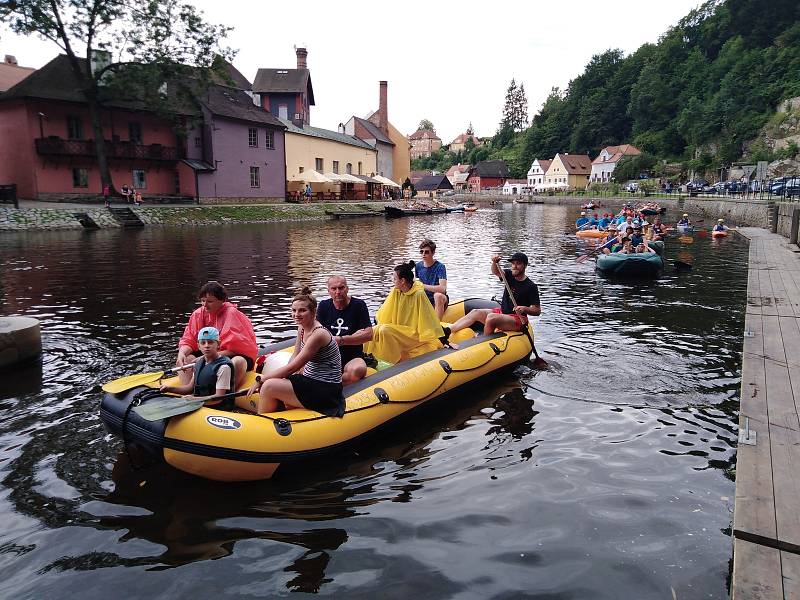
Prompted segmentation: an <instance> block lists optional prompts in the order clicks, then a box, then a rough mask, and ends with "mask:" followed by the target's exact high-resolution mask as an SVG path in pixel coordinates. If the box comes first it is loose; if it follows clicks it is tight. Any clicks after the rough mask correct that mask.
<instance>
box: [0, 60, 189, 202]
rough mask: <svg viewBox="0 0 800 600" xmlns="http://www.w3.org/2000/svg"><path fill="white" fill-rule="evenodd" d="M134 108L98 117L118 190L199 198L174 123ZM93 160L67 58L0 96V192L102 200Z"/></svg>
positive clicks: (114, 107) (87, 123) (108, 108)
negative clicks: (5, 188) (11, 186)
mask: <svg viewBox="0 0 800 600" xmlns="http://www.w3.org/2000/svg"><path fill="white" fill-rule="evenodd" d="M133 104H134V103H132V102H130V101H128V102H126V103H122V102H118V103H115V102H108V103H106V104H105V106H104V108H103V109H102V113H101V121H102V126H103V132H104V138H105V140H106V141H105V149H106V155H107V156H108V162H109V168H110V171H111V176H112V180H113V182H114V185H115V186H116V187H117V188H119V187H121V186H122V185H125V184H127V185H132V186H133V187H135V188H136V189H137V190H139V191H141V192H142V195H143V196H187V197H194V196H195V195H196V189H195V180H194V177H189V176H184V177H181V174H182V173H187V170H186V169H179V166H178V165H179V159H180V158H182V156H183V154H184V149H183V147H182V144H180V143H179V140H178V138H177V136H176V135H175V133H174V131H173V127H172V123H170V122H169V121H167V120H165V119H161V118H158V117H157V116H155V115H153V114H152V113H149V112H144V111H137V110H135V109H132V108H131V106H132V105H133ZM95 153H96V149H95V143H94V135H93V132H92V124H91V120H90V118H89V111H88V108H87V106H86V103H85V101H84V99H83V95H82V93H81V92H80V91H79V88H78V85H77V83H76V80H75V77H74V75H73V73H72V70H71V68H70V65H69V61H68V59H67V57H66V56H65V55H61V56H58V57H56V58H54V59H53V60H51V61H50V62H49V63H47V64H46V65H45V66H43V67H42V68H41V69H39V70H38V71H35V72H34V73H32V74H31V75H29V76H28V77H26V78H25V79H23V80H22V81H20V82H19V83H18V84H17V85H15V86H13V87H11V88H10V89H9V90H7V91H6V92H4V93H3V94H0V184H7V183H16V184H17V194H18V195H19V197H20V198H30V199H40V200H70V199H80V198H85V199H89V198H97V197H98V195H99V194H100V193H101V189H100V174H99V170H98V168H97V166H96V161H95ZM190 172H191V171H190V170H189V171H188V173H190ZM188 173H187V175H188Z"/></svg>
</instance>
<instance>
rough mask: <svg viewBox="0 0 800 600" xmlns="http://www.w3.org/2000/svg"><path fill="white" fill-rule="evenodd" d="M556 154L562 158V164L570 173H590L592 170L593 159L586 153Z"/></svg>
mask: <svg viewBox="0 0 800 600" xmlns="http://www.w3.org/2000/svg"><path fill="white" fill-rule="evenodd" d="M556 156H557V157H560V158H561V164H563V165H564V169H566V171H567V173H568V174H569V175H588V174H589V173H591V172H592V159H591V158H589V157H588V156H587V155H585V154H556ZM553 160H555V158H554V159H553Z"/></svg>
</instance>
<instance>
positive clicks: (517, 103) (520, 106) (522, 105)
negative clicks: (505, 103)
mask: <svg viewBox="0 0 800 600" xmlns="http://www.w3.org/2000/svg"><path fill="white" fill-rule="evenodd" d="M511 126H512V127H513V128H514V131H522V130H523V129H525V128H526V127H527V126H528V97H527V96H526V95H525V84H524V83H520V84H519V87H518V88H517V91H516V93H515V95H514V121H513V122H512V124H511Z"/></svg>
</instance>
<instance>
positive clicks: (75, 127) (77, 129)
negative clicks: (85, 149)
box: [67, 116, 83, 140]
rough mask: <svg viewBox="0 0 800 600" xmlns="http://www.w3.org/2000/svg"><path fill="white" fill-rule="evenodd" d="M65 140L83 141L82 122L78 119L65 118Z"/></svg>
mask: <svg viewBox="0 0 800 600" xmlns="http://www.w3.org/2000/svg"><path fill="white" fill-rule="evenodd" d="M67 138H68V139H70V140H82V139H83V122H81V120H80V118H79V117H69V116H68V117H67Z"/></svg>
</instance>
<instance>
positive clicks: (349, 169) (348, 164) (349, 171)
mask: <svg viewBox="0 0 800 600" xmlns="http://www.w3.org/2000/svg"><path fill="white" fill-rule="evenodd" d="M345 169H346V170H347V174H348V175H352V174H353V163H347V165H346V166H345Z"/></svg>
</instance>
